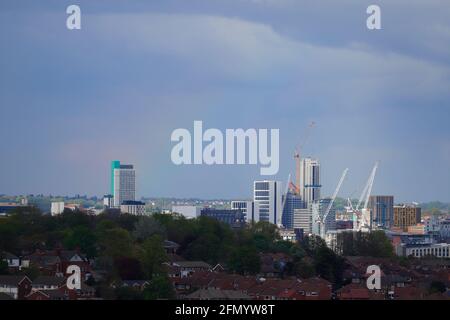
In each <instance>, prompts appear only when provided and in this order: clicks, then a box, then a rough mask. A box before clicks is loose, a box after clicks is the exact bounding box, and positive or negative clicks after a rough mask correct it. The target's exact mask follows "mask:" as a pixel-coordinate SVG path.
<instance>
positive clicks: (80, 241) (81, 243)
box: [64, 226, 97, 258]
mask: <svg viewBox="0 0 450 320" xmlns="http://www.w3.org/2000/svg"><path fill="white" fill-rule="evenodd" d="M96 241H97V238H96V236H95V234H94V233H93V232H92V231H91V230H90V229H89V228H87V227H86V226H77V227H75V228H73V229H72V230H70V229H69V230H68V234H67V235H66V237H65V238H64V246H65V247H66V248H68V249H71V250H73V249H75V248H79V249H80V250H81V252H83V253H85V254H86V255H87V256H88V257H90V258H92V257H95V256H96V255H97V248H96Z"/></svg>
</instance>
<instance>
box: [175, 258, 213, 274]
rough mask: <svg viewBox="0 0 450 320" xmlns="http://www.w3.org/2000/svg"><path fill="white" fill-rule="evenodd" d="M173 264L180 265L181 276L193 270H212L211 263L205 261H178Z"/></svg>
mask: <svg viewBox="0 0 450 320" xmlns="http://www.w3.org/2000/svg"><path fill="white" fill-rule="evenodd" d="M172 265H173V266H176V267H180V270H181V276H187V275H189V274H191V273H193V272H198V271H208V270H211V265H210V264H208V263H206V262H203V261H176V262H174V263H173V264H172Z"/></svg>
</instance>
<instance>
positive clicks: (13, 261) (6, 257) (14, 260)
mask: <svg viewBox="0 0 450 320" xmlns="http://www.w3.org/2000/svg"><path fill="white" fill-rule="evenodd" d="M0 257H1V258H2V260H3V261H5V262H6V263H7V264H8V268H9V269H10V270H13V271H16V270H19V269H20V258H19V257H17V256H16V255H14V254H12V253H9V252H6V251H5V252H2V253H1V254H0Z"/></svg>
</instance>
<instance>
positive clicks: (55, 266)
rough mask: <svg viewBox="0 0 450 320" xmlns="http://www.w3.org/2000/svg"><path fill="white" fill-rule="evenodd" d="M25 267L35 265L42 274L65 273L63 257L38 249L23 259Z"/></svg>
mask: <svg viewBox="0 0 450 320" xmlns="http://www.w3.org/2000/svg"><path fill="white" fill-rule="evenodd" d="M22 266H23V267H26V268H27V267H31V266H34V267H36V268H38V269H39V271H40V273H41V274H45V275H49V276H54V275H61V276H62V275H63V269H62V264H61V259H60V258H59V257H58V256H56V255H54V254H48V253H47V252H45V251H40V250H37V251H36V252H35V253H33V254H31V255H28V256H25V257H24V259H23V261H22Z"/></svg>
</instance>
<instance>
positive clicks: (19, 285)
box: [0, 275, 31, 300]
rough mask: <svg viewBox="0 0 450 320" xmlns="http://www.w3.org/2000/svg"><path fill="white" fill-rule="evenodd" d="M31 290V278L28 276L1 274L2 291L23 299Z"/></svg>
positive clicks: (17, 298) (0, 291) (0, 285)
mask: <svg viewBox="0 0 450 320" xmlns="http://www.w3.org/2000/svg"><path fill="white" fill-rule="evenodd" d="M30 291H31V280H30V279H29V278H28V277H27V276H8V275H6V276H4V275H0V293H5V294H8V295H10V296H11V297H12V298H14V299H16V300H22V299H24V298H25V296H26V295H27V294H28V293H30Z"/></svg>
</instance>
